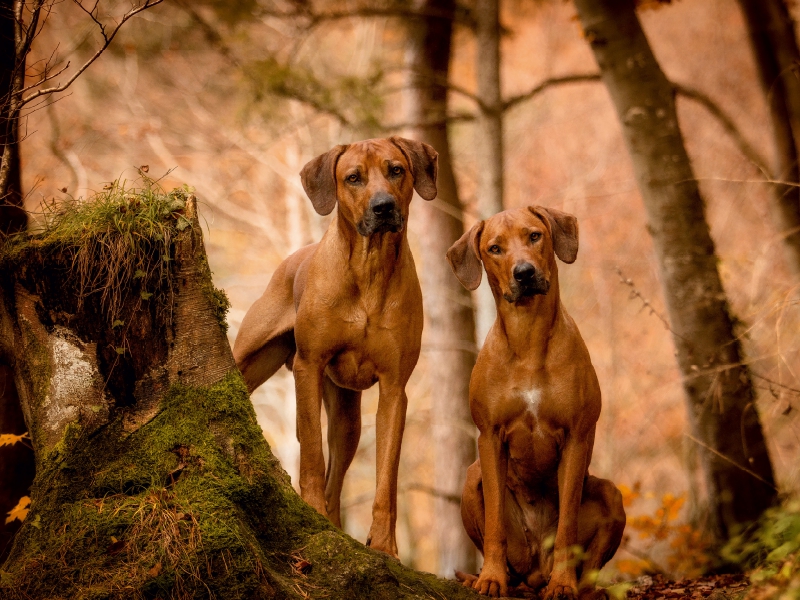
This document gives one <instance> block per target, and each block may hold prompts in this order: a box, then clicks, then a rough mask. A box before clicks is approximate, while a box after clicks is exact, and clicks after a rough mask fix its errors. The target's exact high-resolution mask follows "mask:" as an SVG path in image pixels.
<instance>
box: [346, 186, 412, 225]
mask: <svg viewBox="0 0 800 600" xmlns="http://www.w3.org/2000/svg"><path fill="white" fill-rule="evenodd" d="M404 225H405V223H404V220H403V215H402V214H400V209H399V207H398V206H397V201H396V200H395V198H394V196H392V195H391V194H387V193H385V192H380V193H377V194H375V195H374V196H373V197H372V198H371V199H370V201H369V207H368V208H367V210H365V211H364V214H363V215H362V217H361V220H360V221H359V222H358V224H357V225H356V229H357V230H358V233H360V234H361V235H363V236H369V235H372V234H373V233H383V232H386V231H391V232H392V233H398V232H400V231H403V226H404Z"/></svg>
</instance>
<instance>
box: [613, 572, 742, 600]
mask: <svg viewBox="0 0 800 600" xmlns="http://www.w3.org/2000/svg"><path fill="white" fill-rule="evenodd" d="M749 587H750V580H749V578H748V577H747V575H744V574H736V575H708V576H705V577H698V578H697V579H679V580H678V581H670V580H668V579H666V578H665V577H663V576H662V575H654V576H652V577H651V576H644V577H640V578H639V579H637V580H636V582H635V584H634V586H633V587H632V588H631V589H630V590H628V598H631V599H635V600H665V599H673V598H678V599H682V598H687V599H688V598H692V599H695V600H696V599H699V598H708V599H709V600H736V599H738V598H741V597H743V595H744V593H745V592H746V591H747V589H748V588H749Z"/></svg>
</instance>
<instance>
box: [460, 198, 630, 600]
mask: <svg viewBox="0 0 800 600" xmlns="http://www.w3.org/2000/svg"><path fill="white" fill-rule="evenodd" d="M577 254H578V222H577V220H576V219H575V217H573V216H572V215H568V214H566V213H563V212H561V211H558V210H554V209H550V208H542V207H539V206H535V207H529V208H521V209H516V210H508V211H505V212H502V213H500V214H498V215H495V216H493V217H492V218H490V219H488V220H486V221H483V222H481V223H478V224H477V225H475V226H474V227H473V228H472V229H471V230H470V231H468V232H467V233H465V234H464V235H463V236H462V237H461V239H459V240H458V241H457V242H456V243H455V244H453V246H452V247H451V248H450V250H449V251H448V252H447V259H448V261H449V262H450V266H451V267H452V268H453V271H454V272H455V274H456V276H457V277H458V279H459V281H461V283H462V284H463V285H464V286H465V287H466V288H467V289H469V290H474V289H475V288H477V287H478V284H479V283H480V281H481V262H482V263H483V266H484V268H485V269H486V276H487V277H488V279H489V285H490V286H491V289H492V293H493V295H494V299H495V303H496V305H497V320H496V321H495V323H494V325H493V327H492V329H491V330H490V331H489V334H488V335H487V336H486V342H485V343H484V345H483V348H482V349H481V351H480V354H479V355H478V359H477V362H476V364H475V369H474V370H473V371H472V379H471V381H470V408H471V411H472V418H473V420H474V421H475V424H476V425H477V426H478V429H479V430H480V436H479V438H478V451H479V457H480V458H479V460H478V461H476V462H475V463H474V464H473V465H472V466H470V468H469V469H468V471H467V480H466V483H465V485H464V492H463V495H462V498H461V515H462V518H463V520H464V526H465V527H466V529H467V533H468V534H469V536H470V537H471V538H472V541H473V542H474V543H475V545H476V546H477V547H478V549H479V550H480V551H481V552H482V553H483V555H484V564H483V569H482V570H481V573H480V576H472V575H464V574H461V573H459V574H458V575H459V578H460V579H462V580H463V581H464V584H465V585H468V586H471V587H473V588H474V589H475V590H477V591H479V592H480V593H481V594H488V595H490V596H498V595H500V596H505V595H506V594H507V589H508V585H509V582H511V583H513V584H515V585H516V584H523V585H527V586H529V587H531V588H539V587H542V586H544V585H545V584H547V589H546V590H545V593H544V597H545V598H573V597H574V596H575V595H576V594H577V593H578V589H579V588H580V590H581V592H582V593H583V592H587V593H590V592H592V591H593V590H594V581H593V577H592V574H596V573H597V570H599V569H600V568H601V567H602V566H603V565H604V564H605V563H606V562H608V561H609V560H610V559H611V557H612V556H613V555H614V553H615V552H616V550H617V548H618V547H619V543H620V540H621V539H622V532H623V530H624V528H625V511H624V509H623V507H622V495H621V494H620V492H619V490H617V488H616V487H615V486H614V484H613V483H612V482H610V481H608V480H604V479H598V478H596V477H592V476H591V475H589V474H588V471H587V469H588V467H589V462H590V461H591V458H592V447H593V445H594V433H595V424H596V423H597V418H598V416H599V415H600V387H599V385H598V382H597V376H596V374H595V371H594V367H593V366H592V362H591V359H590V358H589V352H588V350H587V349H586V345H585V344H584V343H583V339H582V338H581V335H580V333H579V332H578V328H577V327H576V326H575V322H574V321H573V320H572V318H571V317H570V316H569V315H568V314H567V311H566V310H565V309H564V307H563V306H562V304H561V299H560V297H559V288H558V268H557V266H556V260H555V259H556V256H557V257H558V258H560V259H561V260H562V261H564V262H566V263H572V262H574V261H575V258H576V257H577ZM576 546H580V547H581V548H583V553H582V554H581V553H576V550H575V548H576ZM581 574H583V579H582V581H581V582H580V586H579V581H578V579H579V577H581Z"/></svg>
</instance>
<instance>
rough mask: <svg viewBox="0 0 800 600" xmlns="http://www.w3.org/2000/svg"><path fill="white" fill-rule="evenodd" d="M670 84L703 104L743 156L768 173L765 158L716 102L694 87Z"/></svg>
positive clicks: (679, 91) (690, 98)
mask: <svg viewBox="0 0 800 600" xmlns="http://www.w3.org/2000/svg"><path fill="white" fill-rule="evenodd" d="M672 85H673V87H674V88H675V92H676V93H677V94H679V95H681V96H683V97H685V98H687V99H689V100H694V101H695V102H697V103H698V104H700V105H701V106H703V107H704V108H705V109H706V110H707V111H708V112H710V113H711V114H712V115H713V116H714V117H715V118H716V119H717V121H719V123H720V125H722V127H723V129H725V131H726V132H727V133H728V135H729V136H731V138H733V141H734V142H735V143H736V145H737V146H738V147H739V150H740V151H741V152H742V154H744V156H745V157H746V158H747V159H748V160H749V161H750V162H752V163H753V164H754V165H755V166H756V167H758V169H759V170H760V171H761V172H763V173H764V174H765V175H766V174H768V172H769V169H767V160H766V159H765V158H764V157H763V156H762V155H761V153H759V152H758V150H756V149H755V148H754V147H753V146H752V145H751V144H750V142H748V141H747V140H746V139H745V137H744V136H743V135H742V133H741V132H740V131H739V128H738V127H736V124H735V123H734V122H733V119H731V118H730V117H729V116H728V115H727V114H726V113H725V111H723V110H722V108H720V106H719V105H718V104H717V103H715V102H714V101H713V100H711V98H709V97H708V96H707V95H706V94H704V93H703V92H701V91H700V90H698V89H696V88H693V87H690V86H688V85H683V84H680V83H673V84H672Z"/></svg>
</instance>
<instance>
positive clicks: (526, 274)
mask: <svg viewBox="0 0 800 600" xmlns="http://www.w3.org/2000/svg"><path fill="white" fill-rule="evenodd" d="M511 274H512V275H513V278H512V280H511V285H510V286H509V287H510V288H511V293H510V294H504V298H505V299H506V300H508V301H509V302H516V301H517V300H519V299H520V298H524V297H527V296H538V295H542V296H543V295H545V294H547V292H549V291H550V282H549V281H547V279H545V277H544V274H543V273H542V272H541V271H540V270H539V269H537V268H536V267H534V266H533V265H532V264H531V263H528V262H523V263H518V264H516V265H514V269H513V270H512V272H511Z"/></svg>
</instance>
